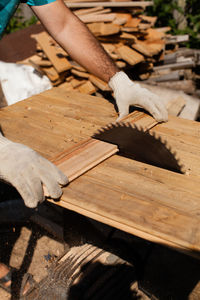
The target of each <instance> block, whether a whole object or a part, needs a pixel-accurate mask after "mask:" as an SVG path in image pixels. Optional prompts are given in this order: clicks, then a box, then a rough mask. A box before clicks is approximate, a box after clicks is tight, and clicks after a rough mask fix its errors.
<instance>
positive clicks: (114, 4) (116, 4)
mask: <svg viewBox="0 0 200 300" xmlns="http://www.w3.org/2000/svg"><path fill="white" fill-rule="evenodd" d="M65 4H66V5H67V6H68V7H71V8H81V7H97V6H103V7H146V6H151V5H153V1H128V2H126V1H123V2H111V1H108V2H83V3H82V2H77V3H74V2H70V1H65Z"/></svg>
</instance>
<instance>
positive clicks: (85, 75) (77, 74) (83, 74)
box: [71, 69, 90, 78]
mask: <svg viewBox="0 0 200 300" xmlns="http://www.w3.org/2000/svg"><path fill="white" fill-rule="evenodd" d="M71 73H72V74H74V75H76V76H78V77H82V78H89V76H90V74H89V73H86V72H81V71H78V70H74V69H72V70H71Z"/></svg>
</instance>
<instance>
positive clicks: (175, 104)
mask: <svg viewBox="0 0 200 300" xmlns="http://www.w3.org/2000/svg"><path fill="white" fill-rule="evenodd" d="M185 105H186V101H185V99H184V98H183V97H178V98H175V99H172V100H171V101H169V102H168V103H167V110H168V113H169V114H170V115H171V116H178V115H179V113H180V112H181V110H182V109H183V107H184V106H185Z"/></svg>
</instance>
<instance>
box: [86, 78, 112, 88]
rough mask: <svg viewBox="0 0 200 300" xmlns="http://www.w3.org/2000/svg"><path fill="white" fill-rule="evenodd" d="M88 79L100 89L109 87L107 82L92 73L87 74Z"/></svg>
mask: <svg viewBox="0 0 200 300" xmlns="http://www.w3.org/2000/svg"><path fill="white" fill-rule="evenodd" d="M89 79H90V81H91V82H92V83H93V84H94V85H96V86H97V87H98V88H99V89H100V90H102V91H110V90H111V89H110V87H109V86H108V84H107V82H104V81H103V80H101V79H99V78H98V77H96V76H94V75H90V76H89Z"/></svg>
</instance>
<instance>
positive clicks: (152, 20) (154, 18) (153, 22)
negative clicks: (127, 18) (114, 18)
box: [139, 15, 157, 27]
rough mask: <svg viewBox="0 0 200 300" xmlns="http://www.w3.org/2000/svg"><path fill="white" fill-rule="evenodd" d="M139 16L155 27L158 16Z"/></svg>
mask: <svg viewBox="0 0 200 300" xmlns="http://www.w3.org/2000/svg"><path fill="white" fill-rule="evenodd" d="M139 18H141V19H142V20H143V21H145V22H146V23H149V24H150V26H151V27H153V26H154V25H155V23H156V21H157V17H150V16H145V15H139Z"/></svg>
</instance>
